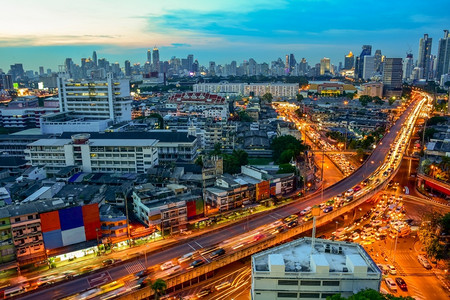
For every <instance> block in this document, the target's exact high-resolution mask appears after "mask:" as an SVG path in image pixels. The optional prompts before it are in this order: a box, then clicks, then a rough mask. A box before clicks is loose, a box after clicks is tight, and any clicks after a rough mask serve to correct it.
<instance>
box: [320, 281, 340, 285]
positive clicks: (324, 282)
mask: <svg viewBox="0 0 450 300" xmlns="http://www.w3.org/2000/svg"><path fill="white" fill-rule="evenodd" d="M322 285H323V286H339V281H337V280H333V281H328V280H324V281H322Z"/></svg>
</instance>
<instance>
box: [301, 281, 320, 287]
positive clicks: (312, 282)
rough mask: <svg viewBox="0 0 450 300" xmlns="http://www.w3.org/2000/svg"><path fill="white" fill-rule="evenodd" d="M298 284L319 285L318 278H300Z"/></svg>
mask: <svg viewBox="0 0 450 300" xmlns="http://www.w3.org/2000/svg"><path fill="white" fill-rule="evenodd" d="M300 285H309V286H319V285H320V280H301V281H300Z"/></svg>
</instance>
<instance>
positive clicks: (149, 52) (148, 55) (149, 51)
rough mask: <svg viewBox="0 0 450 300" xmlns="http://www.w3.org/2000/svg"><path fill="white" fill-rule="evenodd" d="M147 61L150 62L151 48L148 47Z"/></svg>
mask: <svg viewBox="0 0 450 300" xmlns="http://www.w3.org/2000/svg"><path fill="white" fill-rule="evenodd" d="M147 62H148V63H149V64H151V63H152V50H150V49H148V50H147Z"/></svg>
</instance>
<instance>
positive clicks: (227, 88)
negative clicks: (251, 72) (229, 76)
mask: <svg viewBox="0 0 450 300" xmlns="http://www.w3.org/2000/svg"><path fill="white" fill-rule="evenodd" d="M245 85H246V83H229V82H228V81H222V82H219V83H197V84H194V86H193V91H194V92H196V93H213V94H217V95H220V96H242V95H244V86H245Z"/></svg>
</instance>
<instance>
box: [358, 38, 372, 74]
mask: <svg viewBox="0 0 450 300" xmlns="http://www.w3.org/2000/svg"><path fill="white" fill-rule="evenodd" d="M370 55H372V46H371V45H363V46H362V51H361V54H360V55H359V59H357V60H356V64H355V79H361V78H362V75H363V71H364V57H365V56H370Z"/></svg>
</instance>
